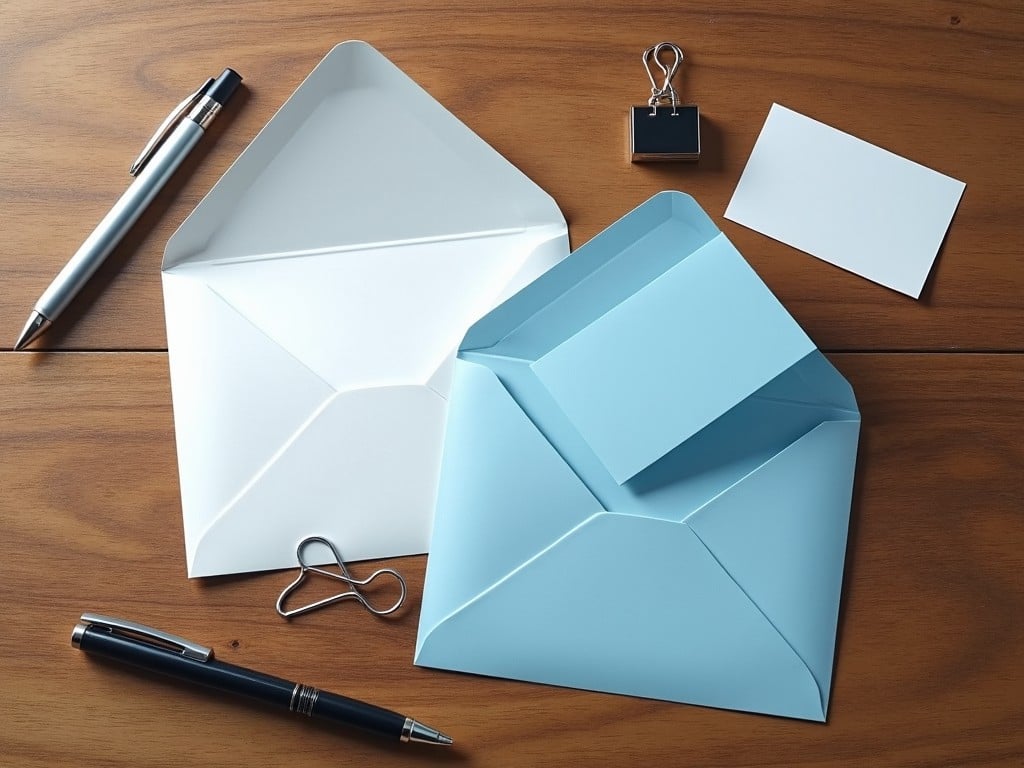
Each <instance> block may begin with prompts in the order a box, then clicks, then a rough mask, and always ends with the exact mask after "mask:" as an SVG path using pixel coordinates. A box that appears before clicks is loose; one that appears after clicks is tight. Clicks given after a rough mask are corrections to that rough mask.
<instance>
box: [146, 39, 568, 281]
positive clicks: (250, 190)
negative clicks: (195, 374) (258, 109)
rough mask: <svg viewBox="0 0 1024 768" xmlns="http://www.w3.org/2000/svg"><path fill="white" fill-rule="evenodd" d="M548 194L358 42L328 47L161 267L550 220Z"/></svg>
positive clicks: (555, 216)
mask: <svg viewBox="0 0 1024 768" xmlns="http://www.w3.org/2000/svg"><path fill="white" fill-rule="evenodd" d="M561 218H562V217H561V215H560V213H559V212H558V208H557V206H556V205H555V203H554V201H553V200H552V199H551V197H550V196H549V195H547V194H546V193H545V192H544V191H543V190H541V189H540V188H539V187H537V186H536V185H535V184H534V183H533V182H532V181H530V180H529V179H528V178H527V177H526V176H524V175H523V174H522V172H520V171H519V170H518V169H517V168H515V167H514V166H513V165H512V164H511V163H509V162H508V161H507V160H505V158H503V157H502V156H501V155H500V154H498V153H497V152H496V151H495V150H494V149H493V148H491V147H490V146H489V145H487V144H486V143H485V142H484V141H483V140H482V139H481V138H480V137H478V136H477V135H476V134H474V133H473V132H472V131H471V130H470V129H469V128H467V127H466V126H465V125H464V124H463V123H461V122H460V121H459V120H458V119H457V118H456V117H455V116H454V115H452V114H451V113H450V112H448V111H447V110H446V109H445V108H444V107H443V106H441V105H440V104H439V103H438V102H437V101H435V100H434V99H433V98H432V97H431V96H430V95H429V94H428V93H426V91H424V90H423V89H422V88H421V87H420V86H419V85H417V84H416V83H415V82H414V81H413V80H412V79H410V78H409V77H408V76H407V75H405V74H404V73H403V72H402V71H401V70H399V69H398V68H397V67H396V66H395V65H394V64H392V63H391V62H390V61H388V60H387V59H386V58H385V57H384V56H382V55H381V54H380V53H378V52H377V51H376V50H374V49H373V48H372V47H370V46H369V45H367V44H366V43H362V42H358V41H350V42H346V43H341V44H339V45H338V46H336V47H335V48H334V49H333V50H331V51H330V53H328V54H327V56H326V57H325V58H324V59H323V61H321V62H320V64H319V65H318V66H317V67H316V69H314V70H313V72H312V73H311V74H310V75H309V76H308V77H307V78H306V80H305V81H304V82H303V83H302V84H301V85H300V86H299V88H298V89H297V90H296V91H295V93H294V94H293V95H292V96H291V97H290V98H289V99H288V101H287V102H285V104H284V105H283V106H282V107H281V109H280V110H279V111H278V112H277V114H275V115H274V117H273V118H272V119H271V120H270V122H269V123H268V124H267V125H266V127H264V129H263V130H262V131H261V132H260V133H259V135H258V136H256V138H255V139H254V140H253V141H252V143H251V144H250V145H249V146H248V147H247V148H246V150H245V151H244V152H243V153H242V154H241V155H240V156H239V158H238V159H237V160H236V161H235V163H234V164H233V165H232V166H231V168H229V169H228V171H227V172H226V173H225V175H224V177H223V178H222V179H221V180H220V181H219V182H218V183H217V185H216V186H215V187H214V188H213V189H212V190H211V191H210V193H209V194H208V195H207V196H206V197H205V198H204V199H203V201H202V202H200V204H199V206H198V207H197V208H196V209H195V211H193V213H192V215H191V216H189V218H188V219H187V220H186V221H185V223H184V224H183V225H182V227H181V228H180V229H179V230H178V232H176V233H175V234H174V236H173V237H172V238H171V240H170V242H169V243H168V245H167V249H166V251H165V254H164V263H163V268H164V269H171V268H173V267H174V266H176V265H177V264H180V263H182V262H184V261H190V262H197V261H211V260H223V259H228V260H234V259H252V258H259V257H261V256H272V255H275V254H295V253H302V252H309V251H316V250H320V249H339V248H344V247H355V246H359V245H363V244H372V243H379V242H381V241H388V242H396V241H398V242H403V241H407V240H413V241H421V240H423V239H428V240H429V239H432V238H450V237H467V236H474V235H475V234H479V233H493V232H496V231H505V232H509V231H515V230H522V229H524V228H528V227H531V226H534V225H538V224H539V225H545V224H550V223H551V222H553V221H560V220H561Z"/></svg>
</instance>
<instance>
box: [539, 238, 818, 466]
mask: <svg viewBox="0 0 1024 768" xmlns="http://www.w3.org/2000/svg"><path fill="white" fill-rule="evenodd" d="M647 246H648V247H649V248H651V249H658V250H665V251H671V250H672V249H673V247H674V243H673V242H672V241H671V240H666V241H658V240H653V241H649V242H648V243H647ZM814 349H815V347H814V344H813V342H812V341H811V340H810V339H809V338H808V337H807V335H806V334H805V333H804V332H803V330H801V328H800V326H798V325H797V324H796V321H795V320H793V318H792V317H791V316H790V315H789V313H787V312H786V310H785V309H784V308H783V307H782V305H781V304H780V303H779V301H778V300H777V299H776V298H775V296H774V295H773V294H772V293H771V291H769V290H768V287H767V286H765V284H764V283H763V282H761V280H760V278H759V277H758V276H757V274H756V273H755V272H754V271H753V270H752V269H751V268H750V266H749V265H748V264H747V263H746V261H745V260H744V259H743V257H742V256H741V255H740V254H739V252H738V251H737V250H736V249H735V248H734V247H733V245H732V243H730V242H729V241H728V240H727V239H726V238H725V236H724V235H721V234H720V235H718V236H716V237H715V238H714V239H712V240H711V241H710V242H708V243H706V244H705V245H704V246H703V247H701V248H700V249H698V250H697V251H696V252H695V253H693V254H691V255H690V256H688V257H687V258H685V259H683V260H682V261H679V262H678V263H677V264H675V265H674V266H673V267H671V268H670V269H668V270H667V271H666V272H664V273H663V274H662V275H661V276H659V277H658V278H657V279H655V280H653V281H652V282H650V283H649V284H648V285H646V286H644V287H643V288H641V289H640V290H639V291H637V292H636V293H634V294H633V295H631V296H629V297H628V298H626V299H625V300H624V301H622V302H620V303H619V304H618V305H617V306H615V307H614V308H612V309H611V310H609V311H608V312H607V313H605V314H604V315H603V316H601V317H599V318H597V319H596V320H594V321H593V322H592V323H590V324H589V325H587V326H586V327H585V328H583V329H581V330H580V331H579V332H577V333H576V334H575V335H573V336H572V337H570V338H568V339H566V340H565V341H563V342H562V343H561V344H559V345H557V346H556V347H555V348H553V349H552V350H551V351H550V352H548V353H547V354H545V355H544V356H543V357H542V358H540V359H539V360H537V361H536V362H534V363H533V365H532V368H533V371H534V373H535V375H536V376H537V377H538V379H540V380H541V382H542V383H543V384H544V386H545V387H546V388H547V389H548V391H549V392H550V393H551V395H552V396H553V397H554V399H555V400H556V401H557V403H558V405H559V406H560V407H561V408H562V409H563V411H564V412H565V414H566V415H567V416H568V418H569V419H570V420H571V421H572V422H573V424H574V425H575V427H576V428H577V429H578V430H579V431H580V433H581V434H582V435H583V437H584V438H585V439H586V440H587V442H588V443H589V444H590V445H591V447H592V448H593V449H594V451H595V452H596V453H597V455H598V456H599V457H600V458H601V461H602V462H603V463H604V465H605V467H606V468H607V469H608V471H609V472H610V473H611V475H612V476H613V477H614V478H615V480H616V482H619V483H623V482H626V481H627V480H629V479H630V478H631V477H633V476H634V475H636V474H637V473H638V472H640V471H642V470H643V469H645V468H647V467H648V466H649V465H650V464H652V463H653V462H655V461H657V460H658V459H660V458H661V457H662V456H664V455H665V454H667V453H668V452H669V451H671V450H672V449H673V448H675V447H676V446H678V445H679V444H681V443H682V442H683V441H685V440H687V439H688V438H690V437H691V436H693V435H694V434H696V433H697V432H699V431H700V430H701V429H703V428H704V427H706V426H707V425H708V424H710V423H711V422H713V421H714V420H715V419H717V418H718V417H719V416H721V415H722V414H724V413H725V412H727V411H728V410H729V409H731V408H732V407H734V406H735V405H736V404H737V403H739V402H741V401H742V400H744V399H745V398H746V397H748V396H749V395H750V394H752V393H753V392H755V391H757V390H758V389H760V388H761V387H762V386H764V385H765V384H767V383H768V382H769V381H771V380H772V379H774V378H775V377H776V376H778V375H779V374H781V373H783V372H784V371H786V370H787V369H788V368H790V367H791V366H793V365H795V364H796V363H797V362H799V361H800V360H801V359H803V358H804V357H805V356H806V355H808V354H809V353H810V352H813V351H814Z"/></svg>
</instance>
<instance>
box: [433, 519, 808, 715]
mask: <svg viewBox="0 0 1024 768" xmlns="http://www.w3.org/2000/svg"><path fill="white" fill-rule="evenodd" d="M658 585H661V586H668V585H671V590H672V595H673V599H672V601H671V603H670V604H666V602H665V598H664V595H665V592H664V590H663V589H659V588H656V587H658ZM415 663H416V664H419V665H422V666H431V667H441V668H445V669H455V670H464V671H471V672H476V673H483V674H488V675H495V676H499V677H509V678H515V679H522V680H532V681H536V682H542V683H549V684H554V685H564V686H571V687H574V688H584V689H590V690H597V691H608V692H613V693H620V694H628V695H633V696H643V697H648V698H655V699H665V700H670V701H681V702H689V703H693V704H701V705H705V706H712V707H726V708H730V709H741V710H747V711H753V712H765V713H770V714H776V715H783V716H787V717H799V718H805V719H812V720H821V719H823V712H822V709H821V703H820V700H819V697H818V689H817V686H816V685H815V682H814V679H813V678H812V677H811V676H810V674H809V673H808V671H807V669H806V667H805V666H804V665H803V663H802V662H801V661H800V659H799V658H798V657H797V656H796V654H794V653H793V650H792V649H791V648H790V647H789V645H788V644H787V643H786V642H785V641H784V639H783V638H782V637H781V636H780V635H779V634H778V633H777V632H776V631H775V630H774V628H773V627H772V626H771V625H770V623H769V622H768V621H766V620H765V618H764V616H763V615H762V614H761V613H760V612H759V611H758V610H757V609H756V608H755V607H754V606H753V605H752V604H751V603H750V601H749V600H748V599H747V597H746V595H744V594H743V592H742V591H741V590H740V589H739V588H738V587H737V586H736V584H735V582H734V581H733V580H732V579H731V578H729V576H728V575H727V574H725V573H724V571H723V570H722V569H721V568H720V567H719V565H718V563H716V562H715V560H714V558H713V557H711V556H710V555H709V553H708V551H707V549H706V548H705V547H704V546H703V545H702V544H701V543H700V541H699V540H698V539H697V538H696V536H694V535H693V533H692V531H690V530H689V529H688V528H687V527H686V526H684V525H681V524H679V523H673V522H669V521H665V520H655V519H651V518H637V517H631V516H624V515H616V514H610V513H599V514H597V515H594V516H593V517H591V518H589V519H587V520H586V521H585V522H583V523H582V524H580V525H579V526H577V527H576V528H575V529H573V530H572V531H570V532H569V533H568V534H567V535H565V536H563V537H562V538H561V539H559V540H558V541H557V542H555V543H554V544H553V545H552V546H551V547H549V548H547V549H545V550H544V551H542V552H540V553H539V554H538V555H537V556H536V557H535V558H533V559H531V560H530V561H528V562H526V563H524V564H523V565H522V566H521V567H520V568H518V569H517V570H515V571H513V572H512V573H510V574H509V575H508V576H506V577H505V578H503V579H502V580H500V581H499V582H497V583H495V584H494V585H493V586H492V587H491V588H490V589H488V590H487V591H486V592H483V593H481V594H479V595H478V596H476V597H475V598H474V599H473V600H471V601H470V602H469V603H467V604H466V605H464V606H462V607H461V608H460V609H459V610H457V611H455V612H453V613H452V614H451V615H449V616H447V617H446V618H445V619H444V620H443V621H442V622H440V623H430V624H424V623H422V622H421V624H420V636H419V639H418V642H417V652H416V658H415Z"/></svg>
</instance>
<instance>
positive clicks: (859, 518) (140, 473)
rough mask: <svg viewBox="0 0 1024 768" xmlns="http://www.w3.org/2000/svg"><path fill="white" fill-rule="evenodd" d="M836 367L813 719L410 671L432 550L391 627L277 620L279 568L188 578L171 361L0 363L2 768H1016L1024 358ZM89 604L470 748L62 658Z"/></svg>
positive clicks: (889, 359)
mask: <svg viewBox="0 0 1024 768" xmlns="http://www.w3.org/2000/svg"><path fill="white" fill-rule="evenodd" d="M831 357H832V359H833V361H834V362H835V363H836V365H837V366H838V367H839V368H840V370H841V371H842V372H843V373H844V374H845V375H847V376H848V377H849V378H850V380H851V382H852V384H853V386H854V388H855V389H856V391H857V393H858V397H859V401H860V404H861V407H862V409H863V415H864V434H863V441H862V447H861V452H860V457H859V471H858V475H857V481H856V488H857V492H856V498H855V503H854V509H853V523H852V528H851V536H850V545H849V555H848V565H847V573H846V589H845V596H844V601H843V611H842V620H841V627H840V634H839V651H838V661H837V668H836V677H835V685H834V689H833V696H832V707H831V712H830V717H829V722H828V724H827V725H820V724H814V723H802V722H794V721H789V720H785V719H781V718H770V717H760V716H755V715H749V714H740V713H734V712H724V711H715V710H710V709H702V708H699V707H690V706H684V705H679V704H668V703H664V702H655V701H643V700H639V699H632V698H628V697H621V696H610V695H602V694H595V693H587V692H583V691H571V690H564V689H558V688H550V687H546V686H539V685H529V684H525V683H518V682H511V681H501V680H491V679H486V678H481V677H475V676H471V675H460V674H455V673H446V672H439V671H433V670H426V669H419V668H416V667H414V666H412V663H411V660H412V649H413V645H414V640H415V630H416V621H417V613H418V605H419V600H420V597H421V595H422V587H423V570H424V563H425V561H424V558H419V557H418V558H404V559H400V560H394V561H386V562H389V563H390V564H391V565H395V566H397V567H399V568H400V569H401V570H402V571H403V572H404V573H405V575H406V576H407V578H408V579H409V586H410V594H411V599H410V604H409V606H408V608H404V609H403V611H402V613H401V614H400V615H399V616H398V617H397V619H395V620H393V621H387V620H379V619H374V618H372V617H370V616H368V615H366V614H364V613H363V612H362V611H359V610H355V609H354V608H353V607H352V606H341V607H336V608H335V609H333V610H328V611H323V612H320V613H317V614H310V615H309V616H306V617H303V618H302V619H300V620H296V621H295V622H293V623H291V624H289V623H286V622H283V621H281V620H280V619H279V618H278V617H277V615H276V614H275V613H274V611H273V603H274V600H275V598H276V596H277V593H278V591H279V590H280V589H281V588H282V587H283V586H284V584H286V583H287V582H288V580H289V578H290V575H291V574H286V573H271V574H263V575H256V576H245V577H232V578H227V577H225V578H219V579H211V580H204V581H188V580H187V579H186V578H185V573H184V557H183V552H182V530H181V517H180V514H179V508H178V499H177V491H176V483H175V478H176V469H175V460H174V450H173V444H174V435H173V426H172V419H171V410H170V406H169V404H168V383H167V359H166V355H164V354H162V353H153V354H133V355H124V354H119V355H116V356H113V357H112V356H110V355H102V354H60V355H48V356H29V355H19V354H12V353H7V354H3V355H0V379H2V381H3V382H4V386H3V388H2V390H0V411H2V413H3V414H4V417H3V419H2V420H0V446H2V449H3V463H2V464H0V488H3V489H4V493H3V497H2V500H0V529H2V530H3V536H2V538H0V569H2V579H0V604H2V605H3V606H4V610H5V617H4V621H3V630H2V631H0V681H2V688H3V691H4V705H3V707H0V765H5V766H6V765H16V766H53V765H64V764H75V765H79V766H82V767H83V768H89V767H90V766H97V767H99V766H104V767H105V768H107V767H109V766H134V765H148V766H176V765H180V764H181V761H182V759H183V756H184V755H187V756H188V764H189V765H193V766H207V765H208V766H244V767H245V768H255V767H257V766H275V765H291V764H296V762H298V763H301V764H302V765H304V766H309V767H310V768H312V767H313V766H333V765H337V764H339V763H344V764H348V765H388V766H391V765H394V766H399V765H432V764H444V765H465V766H494V765H500V766H565V765H573V766H609V765H701V766H723V767H724V766H801V767H803V766H808V767H809V766H846V767H849V768H853V766H864V765H872V766H966V765H970V766H1011V765H1019V764H1020V761H1021V759H1022V757H1024V696H1022V695H1021V693H1022V692H1024V661H1022V659H1024V624H1022V622H1021V616H1022V615H1024V580H1022V579H1021V578H1020V573H1021V571H1022V569H1024V524H1022V519H1021V509H1022V508H1024V486H1022V482H1021V477H1022V476H1024V445H1022V443H1021V441H1020V435H1021V430H1022V427H1024V412H1022V410H1024V409H1022V407H1021V399H1020V395H1019V384H1020V381H1021V379H1022V376H1024V357H1021V356H1018V355H953V354H915V355H908V354H835V355H832V356H831ZM40 380H45V381H46V382H47V386H46V388H40V387H39V382H40ZM368 567H369V566H368V564H362V565H361V566H355V569H356V571H357V573H361V572H362V571H363V569H367V568H368ZM609 569H610V573H609V575H610V576H612V575H614V563H610V564H609ZM83 610H95V611H100V612H103V611H106V612H109V613H114V614H115V615H116V614H123V615H126V616H130V617H133V618H136V619H137V620H140V621H145V622H147V623H151V624H154V625H156V626H159V627H165V628H167V629H171V630H173V631H177V632H179V633H181V634H183V635H185V636H186V637H191V638H192V639H196V640H199V641H201V642H205V643H207V644H209V645H212V646H213V647H214V648H215V649H216V650H217V652H218V654H219V656H220V658H223V659H226V660H230V661H234V662H237V663H240V664H243V665H249V666H252V667H255V668H258V669H261V670H263V671H267V672H270V673H272V674H278V675H281V676H284V677H288V678H291V679H298V680H302V681H305V682H308V683H310V684H314V685H319V686H322V687H325V688H327V689H333V690H337V691H339V692H343V693H348V694H350V695H353V696H358V697H362V698H365V699H368V700H371V701H375V702H378V703H380V704H383V705H388V706H392V707H395V708H398V709H401V710H403V711H406V712H408V713H411V714H413V715H415V716H417V717H421V718H422V719H424V720H425V721H426V722H428V723H432V724H435V725H437V726H438V727H442V728H445V729H447V730H450V731H451V732H452V733H453V735H455V737H456V738H457V741H458V748H457V749H456V750H455V751H454V752H453V753H451V754H445V753H442V751H439V750H429V749H416V748H410V747H408V746H403V745H390V744H381V743H380V742H379V741H378V740H375V739H372V738H363V737H360V736H353V735H351V734H345V733H338V732H332V731H331V730H330V729H328V728H325V727H320V726H318V725H317V724H315V723H311V722H309V721H305V720H298V721H296V720H295V719H294V718H291V717H288V716H287V715H282V714H281V713H275V712H271V711H269V710H267V709H265V708H262V707H257V706H253V705H248V704H246V703H240V702H237V701H229V700H223V699H220V698H217V697H211V696H209V695H207V694H205V693H203V692H200V691H195V690H193V689H191V688H188V687H185V686H182V685H178V684H175V683H169V682H165V681H163V680H160V679H157V678H152V677H148V676H145V675H140V674H138V673H136V672H134V671H131V670H127V669H123V668H120V667H117V666H114V665H110V664H101V663H98V662H95V661H92V660H90V659H89V658H88V657H86V656H85V655H84V654H82V653H79V652H77V651H74V650H73V649H72V648H71V646H70V644H69V636H70V631H71V628H72V626H73V625H74V623H75V621H76V620H77V617H78V615H79V614H80V613H81V612H82V611H83Z"/></svg>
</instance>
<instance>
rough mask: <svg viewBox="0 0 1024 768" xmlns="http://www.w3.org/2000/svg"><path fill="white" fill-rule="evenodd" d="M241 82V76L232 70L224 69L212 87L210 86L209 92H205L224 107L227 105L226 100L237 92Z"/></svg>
mask: <svg viewBox="0 0 1024 768" xmlns="http://www.w3.org/2000/svg"><path fill="white" fill-rule="evenodd" d="M241 82H242V76H241V75H240V74H238V73H237V72H235V70H233V69H230V68H229V69H225V70H224V71H223V72H222V73H221V75H220V77H218V78H217V79H216V80H214V81H213V85H211V86H210V90H208V91H207V92H206V95H207V96H209V97H210V98H211V99H213V100H214V101H216V102H217V103H218V104H220V105H221V106H224V105H225V104H227V103H228V99H230V98H231V97H232V96H233V95H234V93H235V91H237V90H238V86H239V85H240V84H241Z"/></svg>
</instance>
